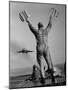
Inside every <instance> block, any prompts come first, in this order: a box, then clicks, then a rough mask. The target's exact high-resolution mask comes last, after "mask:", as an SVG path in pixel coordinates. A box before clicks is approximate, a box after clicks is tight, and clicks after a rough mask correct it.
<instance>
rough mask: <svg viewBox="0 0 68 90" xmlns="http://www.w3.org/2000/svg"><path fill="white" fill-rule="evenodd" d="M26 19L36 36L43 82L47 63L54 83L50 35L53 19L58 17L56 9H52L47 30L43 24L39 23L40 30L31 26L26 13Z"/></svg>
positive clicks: (38, 60)
mask: <svg viewBox="0 0 68 90" xmlns="http://www.w3.org/2000/svg"><path fill="white" fill-rule="evenodd" d="M21 17H22V16H21ZM24 17H25V21H26V22H27V24H28V26H29V28H30V31H31V32H32V33H33V34H34V36H35V38H36V51H37V62H38V64H39V66H40V71H41V78H42V79H41V81H42V82H44V78H45V62H46V63H47V65H48V70H49V71H50V74H51V76H52V82H54V81H55V79H54V76H53V63H52V60H51V55H50V51H49V47H48V33H49V31H50V30H51V27H52V21H53V18H54V17H56V9H54V8H52V13H51V15H50V16H49V22H48V25H47V27H46V28H45V27H44V26H43V24H42V22H39V23H38V29H36V28H34V27H33V25H32V24H31V22H30V20H29V19H28V16H27V14H26V13H24ZM22 18H23V17H22ZM22 18H21V20H22ZM23 20H24V19H23ZM33 68H34V67H33ZM34 69H35V68H34Z"/></svg>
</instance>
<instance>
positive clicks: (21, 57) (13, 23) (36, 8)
mask: <svg viewBox="0 0 68 90" xmlns="http://www.w3.org/2000/svg"><path fill="white" fill-rule="evenodd" d="M50 8H56V9H57V11H58V12H59V16H58V18H56V19H54V21H53V24H52V28H51V30H50V32H49V34H48V45H49V50H50V54H51V58H52V61H53V64H54V65H56V64H61V63H64V62H65V6H64V5H55V4H54V5H52V4H41V3H40V4H39V3H38V4H37V3H19V2H10V72H11V74H12V75H14V74H13V73H12V72H15V71H19V70H21V69H25V68H31V67H32V66H33V65H34V64H37V62H36V50H35V48H36V40H35V37H34V35H33V33H32V32H31V31H30V29H29V27H28V25H27V23H25V22H24V23H23V22H21V20H20V18H19V13H20V12H22V11H23V10H25V11H27V13H28V15H30V19H31V22H32V24H33V26H34V27H35V28H37V24H38V22H39V21H41V22H42V23H43V24H44V26H45V27H46V26H47V24H48V20H49V10H50ZM22 48H26V49H29V50H33V51H34V52H32V53H29V54H18V53H17V51H19V50H21V49H22Z"/></svg>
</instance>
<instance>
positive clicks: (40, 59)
mask: <svg viewBox="0 0 68 90" xmlns="http://www.w3.org/2000/svg"><path fill="white" fill-rule="evenodd" d="M37 62H38V64H39V66H40V75H41V82H42V83H44V82H45V79H44V78H45V70H44V62H43V54H41V53H40V52H38V53H37Z"/></svg>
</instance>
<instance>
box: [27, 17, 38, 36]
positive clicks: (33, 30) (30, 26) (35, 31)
mask: <svg viewBox="0 0 68 90" xmlns="http://www.w3.org/2000/svg"><path fill="white" fill-rule="evenodd" d="M26 22H27V23H28V26H29V28H30V30H31V32H32V33H34V34H35V35H36V34H37V29H35V28H34V27H33V25H32V24H31V22H30V21H29V20H28V19H27V20H26Z"/></svg>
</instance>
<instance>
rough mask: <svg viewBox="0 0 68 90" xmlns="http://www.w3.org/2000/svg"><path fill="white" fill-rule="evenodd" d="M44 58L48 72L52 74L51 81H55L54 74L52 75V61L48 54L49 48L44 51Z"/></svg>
mask: <svg viewBox="0 0 68 90" xmlns="http://www.w3.org/2000/svg"><path fill="white" fill-rule="evenodd" d="M44 58H45V60H46V63H47V65H48V71H49V72H50V74H51V76H52V82H55V79H54V75H53V73H54V70H53V63H52V60H51V56H50V52H49V50H47V51H44Z"/></svg>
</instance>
